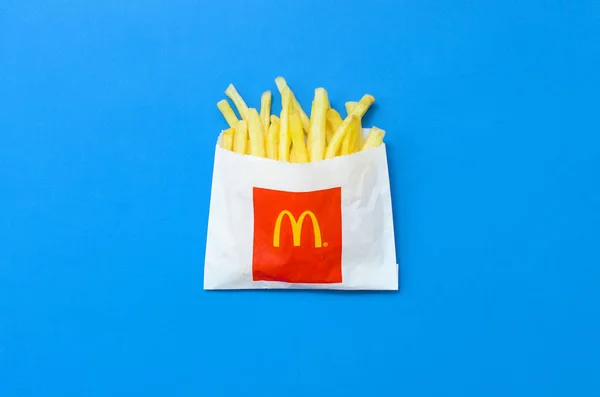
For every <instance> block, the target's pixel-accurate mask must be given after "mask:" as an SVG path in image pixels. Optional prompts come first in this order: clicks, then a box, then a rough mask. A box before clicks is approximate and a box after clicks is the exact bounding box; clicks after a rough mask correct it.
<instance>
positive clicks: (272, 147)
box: [266, 115, 279, 160]
mask: <svg viewBox="0 0 600 397" xmlns="http://www.w3.org/2000/svg"><path fill="white" fill-rule="evenodd" d="M278 142H279V117H277V116H275V115H271V124H270V125H269V131H268V132H267V142H266V151H267V158H270V159H273V160H277V158H278V156H277V154H278V153H277V143H278Z"/></svg>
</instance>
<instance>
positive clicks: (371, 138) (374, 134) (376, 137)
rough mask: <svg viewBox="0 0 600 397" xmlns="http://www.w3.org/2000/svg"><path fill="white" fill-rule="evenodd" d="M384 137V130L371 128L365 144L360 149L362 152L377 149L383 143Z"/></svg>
mask: <svg viewBox="0 0 600 397" xmlns="http://www.w3.org/2000/svg"><path fill="white" fill-rule="evenodd" d="M384 136H385V131H384V130H382V129H379V128H377V127H371V131H369V134H368V135H367V139H365V143H364V145H363V147H362V150H366V149H370V148H375V147H378V146H379V145H381V143H382V142H383V137H384Z"/></svg>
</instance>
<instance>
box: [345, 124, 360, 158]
mask: <svg viewBox="0 0 600 397" xmlns="http://www.w3.org/2000/svg"><path fill="white" fill-rule="evenodd" d="M351 128H352V129H351V134H350V136H351V139H350V145H349V146H348V153H349V154H352V153H356V152H360V150H361V149H362V146H363V141H362V125H361V123H360V119H358V120H357V121H356V122H353V125H352V126H351Z"/></svg>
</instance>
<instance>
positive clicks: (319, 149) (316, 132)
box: [308, 88, 329, 161]
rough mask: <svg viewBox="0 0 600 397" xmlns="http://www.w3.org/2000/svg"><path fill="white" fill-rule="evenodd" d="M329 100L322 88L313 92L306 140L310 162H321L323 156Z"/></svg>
mask: <svg viewBox="0 0 600 397" xmlns="http://www.w3.org/2000/svg"><path fill="white" fill-rule="evenodd" d="M328 108H329V99H328V98H327V91H325V89H324V88H317V89H316V90H315V100H314V106H313V112H312V113H311V115H310V130H309V133H308V140H309V142H310V143H309V144H308V146H309V147H310V152H309V158H310V161H319V160H323V158H324V155H325V128H326V123H327V109H328Z"/></svg>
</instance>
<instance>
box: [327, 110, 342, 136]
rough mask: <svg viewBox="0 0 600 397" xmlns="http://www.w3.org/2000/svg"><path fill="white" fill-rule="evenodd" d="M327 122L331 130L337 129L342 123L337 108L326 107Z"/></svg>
mask: <svg viewBox="0 0 600 397" xmlns="http://www.w3.org/2000/svg"><path fill="white" fill-rule="evenodd" d="M327 124H328V125H330V126H331V129H332V130H333V132H335V131H337V129H338V128H339V127H340V124H342V116H340V114H339V113H338V112H337V110H335V109H333V108H330V109H327Z"/></svg>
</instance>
